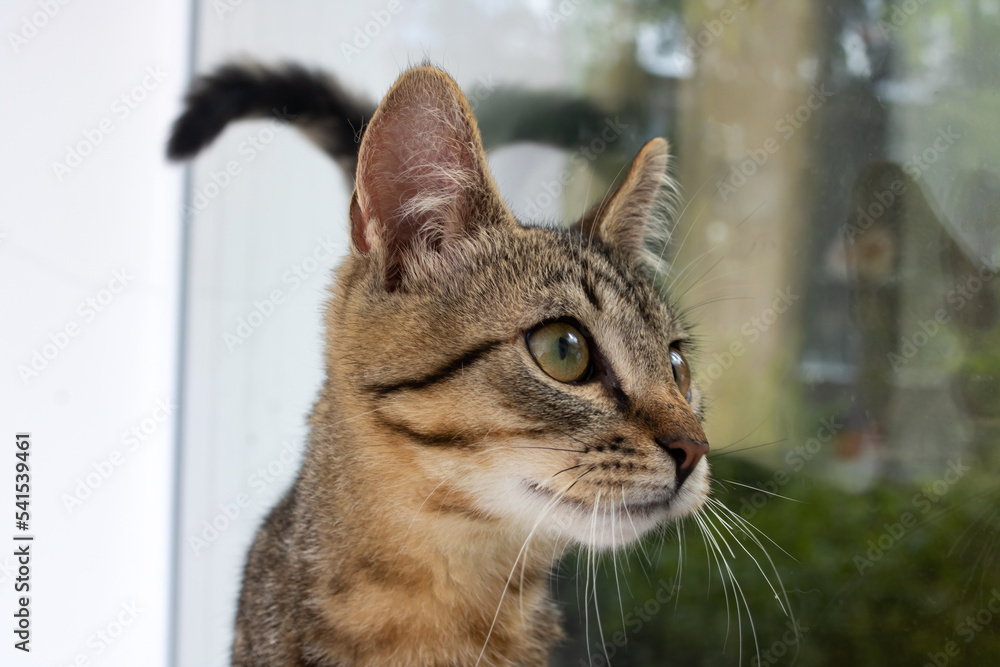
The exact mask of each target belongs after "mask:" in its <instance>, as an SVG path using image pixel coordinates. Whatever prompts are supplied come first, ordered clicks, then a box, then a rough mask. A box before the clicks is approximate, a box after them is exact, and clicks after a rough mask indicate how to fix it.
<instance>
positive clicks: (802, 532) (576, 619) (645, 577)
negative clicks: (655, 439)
mask: <svg viewBox="0 0 1000 667" xmlns="http://www.w3.org/2000/svg"><path fill="white" fill-rule="evenodd" d="M713 465H714V475H715V478H716V479H735V480H755V479H768V478H769V477H770V475H769V474H768V471H766V470H762V469H760V468H758V467H756V466H754V465H752V464H749V463H747V462H743V461H738V460H732V459H730V458H726V457H720V458H718V459H717V460H716V462H715V463H714V464H713ZM953 476H954V475H953ZM801 477H802V478H801V479H793V480H792V482H790V483H789V484H788V485H787V486H786V487H784V488H783V489H782V491H783V492H785V493H787V494H789V495H791V496H793V497H794V498H795V500H797V501H799V502H792V501H789V500H784V499H782V498H775V497H772V498H769V499H768V502H767V503H766V504H764V505H763V507H762V508H760V509H759V510H757V511H756V512H755V513H754V511H753V508H752V506H751V505H749V504H747V505H744V504H743V503H742V501H743V500H744V499H748V498H749V497H750V496H752V495H753V493H754V492H753V491H750V490H748V489H743V488H740V487H738V486H730V487H729V490H728V491H726V490H725V489H718V490H717V491H716V496H717V497H719V498H720V499H721V500H722V501H723V502H724V503H725V504H726V505H727V506H729V507H730V508H732V509H736V508H739V507H741V506H742V507H744V512H743V515H744V516H745V517H746V518H748V519H749V520H750V521H751V523H752V524H753V525H754V526H755V527H756V528H757V529H758V530H759V531H761V532H762V533H763V534H765V535H767V536H768V537H770V538H771V539H773V540H774V542H776V543H777V546H776V545H775V544H771V543H770V541H769V540H767V539H766V538H764V537H760V536H758V537H759V539H760V542H761V543H762V544H763V545H764V546H765V547H766V550H767V552H768V553H769V554H770V556H771V558H773V560H774V563H775V566H776V569H777V572H778V574H780V576H781V579H782V580H783V582H784V587H785V590H786V591H787V595H788V598H789V600H790V602H791V611H792V613H793V614H794V616H795V621H796V623H797V624H798V627H799V628H800V631H801V637H802V639H801V642H800V646H799V647H798V660H797V661H795V664H799V665H883V664H912V665H918V666H919V665H923V664H925V663H928V662H929V660H930V658H929V656H928V654H929V653H930V654H934V653H939V652H943V651H946V649H947V647H948V642H954V645H953V647H952V649H953V652H954V650H957V651H958V656H957V657H954V656H953V657H951V658H950V662H949V664H959V665H986V664H1000V663H998V660H1000V614H997V613H993V612H990V611H989V610H988V607H987V605H988V603H989V601H990V598H991V596H992V595H994V592H998V599H1000V557H998V543H1000V522H998V519H997V510H998V509H1000V508H998V502H997V501H998V499H1000V491H998V490H997V489H996V488H994V487H992V486H990V484H991V482H990V476H988V475H985V474H983V473H982V472H980V471H976V470H972V471H969V472H967V473H965V474H963V475H962V476H961V477H960V478H959V479H958V480H957V481H956V482H955V483H954V484H953V485H951V486H949V487H948V489H947V491H945V492H944V493H943V494H940V495H939V494H937V493H936V492H935V490H934V486H933V485H928V486H927V487H926V488H924V487H921V486H918V485H913V484H894V483H882V484H879V485H877V486H876V487H875V488H874V489H872V490H870V491H868V492H866V493H863V494H858V495H855V494H850V493H846V492H844V491H841V490H839V489H838V488H836V487H833V486H830V485H829V484H827V483H824V482H823V481H822V480H820V479H817V478H814V477H807V476H806V475H805V473H804V472H803V473H801ZM941 488H943V487H942V485H941V484H938V486H937V489H938V490H939V491H940V490H941ZM904 517H906V518H905V519H904ZM911 518H912V521H910V519H911ZM904 524H907V525H904ZM716 526H717V527H720V529H721V530H723V532H724V533H725V531H724V529H722V528H721V526H720V524H718V522H716ZM684 532H685V533H686V535H685V539H684V541H683V544H684V550H683V558H684V562H683V567H682V568H681V573H680V574H681V577H680V579H679V581H680V587H679V589H676V590H675V589H674V584H675V581H677V579H676V577H677V571H678V558H679V556H678V553H679V550H678V548H677V545H676V542H677V541H678V537H679V536H678V535H677V534H676V533H674V532H673V531H671V534H670V535H667V536H658V537H656V538H654V539H648V540H646V541H645V543H644V544H643V545H642V546H641V547H640V548H639V549H636V550H634V553H631V554H629V555H628V556H626V557H624V558H623V557H622V556H621V555H619V556H618V558H617V564H618V568H617V570H618V579H619V581H618V582H617V583H616V579H615V573H614V570H613V567H612V559H611V557H610V555H604V556H603V557H602V558H601V559H600V564H599V565H598V568H597V582H598V583H597V590H598V595H597V597H598V601H597V609H599V614H600V629H601V632H600V633H599V632H598V619H597V618H596V617H595V613H594V608H595V603H594V600H593V599H592V598H591V599H590V600H589V602H588V604H587V605H586V608H587V610H588V612H589V628H588V621H586V620H585V618H584V614H583V609H584V604H583V600H582V598H583V593H584V586H585V583H584V578H585V577H584V575H583V572H584V571H585V570H586V562H587V561H586V554H585V553H584V554H582V555H581V556H579V557H578V559H579V560H578V561H575V560H570V561H568V562H567V563H565V564H564V567H563V572H562V574H563V577H562V578H561V579H560V581H559V583H558V585H557V588H558V594H559V596H560V598H561V599H562V600H563V601H564V605H563V606H564V609H565V612H566V615H567V620H568V624H567V625H568V630H569V631H570V633H571V636H572V637H573V642H572V643H571V644H570V645H568V646H566V647H564V650H563V651H562V652H561V653H560V655H559V658H558V661H556V662H554V663H553V664H556V665H566V666H569V665H573V666H577V665H588V664H590V665H595V666H596V665H602V664H607V662H606V660H605V658H604V648H602V646H601V637H603V640H604V644H605V647H606V649H607V653H608V654H610V656H611V662H610V664H612V665H636V666H640V665H641V666H645V665H650V666H652V665H656V666H658V667H659V666H663V665H684V666H692V665H706V666H708V665H712V666H715V665H720V666H721V665H737V664H740V659H741V655H740V654H741V652H742V661H743V664H751V665H753V664H793V659H794V658H795V655H796V647H795V646H794V644H792V643H791V642H790V641H788V640H790V639H792V638H793V637H794V635H793V634H792V633H791V632H790V628H791V627H792V626H791V619H790V618H789V617H788V616H786V615H785V613H784V612H783V611H782V608H781V606H779V603H778V600H776V599H775V595H774V593H773V592H772V590H771V587H770V584H769V581H770V582H771V583H773V584H774V585H775V587H778V591H779V593H780V592H781V589H780V587H779V584H778V582H777V578H776V576H775V573H774V571H773V570H772V569H771V567H770V565H769V563H768V559H767V557H766V556H765V555H764V553H763V552H762V550H761V548H760V546H758V545H757V544H756V543H755V541H754V540H752V539H750V538H749V537H747V536H744V537H743V539H742V540H740V544H737V543H736V541H735V540H734V538H733V537H732V536H730V535H728V534H726V539H727V540H728V542H729V543H730V544H731V545H732V549H733V553H734V554H735V555H734V556H732V557H729V558H727V563H728V565H729V567H730V568H731V569H732V573H733V577H734V578H735V580H736V581H737V582H738V583H739V587H740V590H741V591H742V596H745V598H746V603H745V604H744V602H743V599H742V596H741V597H740V600H739V603H738V604H739V611H737V601H736V599H735V597H734V591H733V588H732V585H731V584H730V583H729V582H727V585H726V590H724V588H723V586H722V580H721V578H720V576H719V572H718V569H717V565H716V564H715V562H714V561H713V562H711V563H710V562H709V557H708V554H707V553H706V550H705V545H704V543H703V541H702V539H701V538H700V536H699V535H698V531H697V529H696V527H695V525H694V524H693V523H692V522H690V521H689V522H687V524H686V528H685V530H684ZM744 547H745V548H746V550H747V551H749V554H751V555H752V556H753V557H754V558H756V560H757V563H759V564H760V565H761V567H762V568H763V570H764V573H765V574H766V577H765V576H764V575H762V573H761V571H760V570H759V569H758V565H757V563H755V562H754V560H753V559H752V558H751V557H750V556H749V555H748V554H747V552H746V551H744V550H743V548H744ZM779 547H780V548H779ZM781 549H784V550H785V551H787V552H788V554H789V555H786V554H783V553H782V552H781ZM642 552H645V554H648V556H649V560H648V561H647V560H646V558H645V557H644V556H643V553H642ZM578 573H579V574H578ZM619 586H620V589H621V605H620V604H619V595H618V590H619ZM672 592H673V593H675V594H673V595H672V594H671V593H672ZM737 595H738V594H737ZM657 596H659V598H658V597H657ZM727 597H728V603H727ZM668 598H669V599H668ZM665 599H666V602H662V600H665ZM747 605H748V606H749V612H748V610H747V609H746V606H747ZM727 606H728V611H727ZM994 607H995V608H997V607H1000V603H994ZM983 609H986V610H987V611H986V613H985V614H980V621H981V620H982V618H985V617H986V615H989V616H990V621H989V622H988V623H986V624H985V626H982V629H981V630H980V631H976V630H974V627H975V626H972V625H968V624H967V623H966V622H965V619H966V617H968V616H972V617H973V618H975V616H976V614H977V613H978V612H980V611H981V610H983ZM751 616H752V619H753V628H754V630H753V631H751V627H750V618H751ZM975 623H976V626H978V622H975ZM740 624H742V628H740ZM727 628H728V634H727ZM588 630H589V636H590V659H589V661H588V652H587V646H586V644H585V639H586V637H585V635H586V634H587V632H588ZM754 634H756V639H757V642H758V643H759V650H760V661H759V663H758V662H757V661H756V660H757V658H756V655H757V652H756V649H755V646H754ZM625 639H627V647H626V646H624V640H625ZM616 643H617V644H621V645H622V646H620V647H619V646H617V645H616Z"/></svg>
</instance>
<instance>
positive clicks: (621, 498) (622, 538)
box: [521, 479, 683, 546]
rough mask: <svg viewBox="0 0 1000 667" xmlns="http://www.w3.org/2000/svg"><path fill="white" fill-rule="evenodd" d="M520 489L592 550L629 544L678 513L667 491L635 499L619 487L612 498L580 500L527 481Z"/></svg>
mask: <svg viewBox="0 0 1000 667" xmlns="http://www.w3.org/2000/svg"><path fill="white" fill-rule="evenodd" d="M521 486H522V487H523V488H524V490H525V491H527V492H528V493H529V494H530V495H532V496H534V497H535V498H537V499H539V500H541V501H543V502H544V503H545V507H546V510H545V511H547V512H548V513H549V515H550V516H551V517H552V523H554V524H555V525H557V526H558V527H559V528H561V529H562V530H563V531H565V532H568V533H570V534H571V535H572V536H573V537H574V538H576V539H577V540H579V541H581V542H585V543H589V544H592V545H594V546H614V545H616V544H617V545H621V544H623V543H627V542H631V541H633V540H636V539H638V538H640V537H641V536H642V535H643V534H644V533H646V532H647V531H649V530H651V529H652V528H654V527H655V526H656V525H657V524H659V523H660V522H661V521H663V520H665V519H667V518H669V517H670V516H674V515H677V514H678V513H679V512H678V511H677V510H678V508H677V507H676V505H677V503H678V494H677V492H676V491H675V490H674V489H672V488H671V487H662V488H659V489H655V490H654V489H650V490H647V491H646V492H645V493H644V494H643V496H642V497H639V498H626V496H625V493H624V490H623V489H622V488H621V487H619V489H618V492H617V493H616V494H614V495H612V494H610V493H600V492H599V493H598V494H595V496H594V498H593V499H583V498H579V497H569V496H567V495H566V494H565V493H561V492H557V491H553V490H552V489H548V488H546V487H544V486H542V485H541V484H538V483H537V482H533V481H531V480H528V479H524V480H522V482H521ZM681 513H683V512H681Z"/></svg>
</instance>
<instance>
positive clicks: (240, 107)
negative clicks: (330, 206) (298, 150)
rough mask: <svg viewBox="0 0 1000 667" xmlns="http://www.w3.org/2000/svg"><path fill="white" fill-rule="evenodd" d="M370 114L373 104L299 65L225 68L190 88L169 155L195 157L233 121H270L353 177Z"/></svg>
mask: <svg viewBox="0 0 1000 667" xmlns="http://www.w3.org/2000/svg"><path fill="white" fill-rule="evenodd" d="M374 112H375V107H374V105H372V104H369V103H366V102H362V101H360V100H358V99H355V98H354V97H353V96H352V95H350V94H348V93H347V92H346V91H345V90H344V89H343V87H341V86H340V84H338V83H337V81H336V80H334V79H333V78H332V77H330V76H328V75H326V74H324V73H322V72H318V71H313V70H309V69H306V68H305V67H302V66H301V65H294V64H286V65H282V66H278V67H266V66H263V65H257V64H229V65H223V66H222V67H220V68H219V69H217V70H216V71H215V72H213V73H212V74H208V75H205V76H201V77H199V78H198V79H196V80H195V82H194V83H193V84H192V86H191V89H190V90H189V91H188V94H187V97H186V98H185V109H184V113H183V114H182V115H181V116H180V118H178V119H177V120H176V121H175V122H174V127H173V130H172V132H171V135H170V142H169V144H168V145H167V157H169V158H170V159H172V160H186V159H189V158H192V157H194V156H195V155H197V154H198V153H199V152H200V151H201V150H202V149H204V148H205V147H206V146H208V145H209V144H210V143H212V141H214V140H215V138H216V137H217V136H219V134H221V133H222V130H223V129H225V127H226V125H228V124H229V123H231V122H233V121H236V120H241V119H248V118H274V119H276V120H278V121H281V122H286V123H290V124H291V125H292V126H293V127H296V128H298V129H299V130H300V131H301V132H303V133H304V134H305V135H306V136H307V137H308V138H309V139H311V140H312V141H313V142H314V143H316V144H317V145H318V146H319V147H320V148H322V149H323V150H324V151H325V152H326V153H327V154H328V155H330V156H331V157H332V158H334V159H335V160H336V161H337V162H339V163H340V164H341V166H342V167H343V168H344V169H345V170H347V171H348V172H349V173H350V174H351V175H352V176H353V174H354V168H355V166H356V165H357V156H358V146H359V145H360V143H361V137H362V135H363V133H364V128H365V126H366V125H367V123H368V121H369V119H371V117H372V114H373V113H374Z"/></svg>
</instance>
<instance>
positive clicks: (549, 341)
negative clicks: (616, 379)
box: [528, 321, 590, 382]
mask: <svg viewBox="0 0 1000 667" xmlns="http://www.w3.org/2000/svg"><path fill="white" fill-rule="evenodd" d="M528 351H529V352H531V356H533V357H534V358H535V361H536V362H537V363H538V366H539V367H540V368H541V369H542V370H543V371H545V372H546V373H547V374H548V375H550V376H551V377H553V378H555V379H556V380H559V381H560V382H580V381H583V380H586V379H587V377H588V376H589V375H590V350H589V348H588V347H587V340H586V339H585V338H584V337H583V334H582V333H580V330H579V329H577V328H576V327H575V326H573V325H572V324H570V323H568V322H561V321H558V322H549V323H548V324H542V325H541V326H538V327H536V328H534V329H532V330H531V331H530V332H528Z"/></svg>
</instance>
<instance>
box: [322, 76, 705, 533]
mask: <svg viewBox="0 0 1000 667" xmlns="http://www.w3.org/2000/svg"><path fill="white" fill-rule="evenodd" d="M667 160H668V155H667V144H666V142H665V141H664V140H662V139H654V140H652V141H650V142H649V143H648V144H646V146H645V147H644V148H643V149H642V151H641V152H640V153H639V155H638V157H636V159H635V161H634V163H633V164H632V167H631V170H630V171H629V173H628V176H627V177H626V179H625V180H624V182H623V183H622V185H621V186H620V187H619V188H618V189H617V190H616V191H615V192H613V193H612V194H610V195H609V196H608V197H607V198H606V199H605V200H604V201H603V202H601V203H600V204H599V205H598V206H596V207H594V209H593V210H592V211H591V212H590V213H588V214H587V215H586V216H585V217H584V218H583V219H582V220H580V221H579V222H578V223H576V224H575V225H573V226H572V227H570V228H542V227H526V226H523V225H521V224H519V223H518V221H517V220H516V219H515V218H514V216H513V214H512V213H511V212H510V210H509V209H508V207H507V206H506V205H505V203H504V202H503V200H502V199H501V197H500V195H499V193H498V191H497V188H496V186H495V184H494V182H493V179H492V177H491V175H490V172H489V169H488V166H487V162H486V156H485V154H484V152H483V148H482V144H481V141H480V137H479V131H478V129H477V127H476V122H475V119H474V117H473V115H472V112H471V110H470V108H469V105H468V103H467V101H466V99H465V97H464V96H463V95H462V93H461V91H460V90H459V88H458V87H457V85H456V84H455V83H454V81H452V80H451V79H450V78H449V77H448V76H447V75H446V74H444V73H443V72H441V71H440V70H437V69H434V68H431V67H417V68H414V69H411V70H409V71H407V72H405V73H404V74H403V75H402V76H401V77H400V79H399V80H398V81H397V82H396V84H395V85H394V86H393V87H392V89H391V90H390V91H389V92H388V94H387V95H386V97H385V99H384V100H383V101H382V104H381V105H380V106H379V108H378V111H377V112H376V113H375V115H374V117H373V118H372V121H371V124H370V126H369V128H368V129H367V132H366V134H365V137H364V140H363V142H362V145H361V150H360V156H359V166H358V172H357V181H356V183H357V187H356V191H355V193H354V197H353V198H352V202H351V210H350V217H351V243H352V253H351V257H350V258H349V260H348V261H347V262H346V264H345V266H344V267H343V268H342V269H341V271H340V275H339V281H338V283H337V288H336V289H337V290H338V291H337V298H335V299H334V301H333V305H332V306H331V308H330V310H329V311H328V314H327V322H328V327H329V334H328V335H329V336H330V340H329V343H330V344H329V346H328V353H327V354H328V364H329V367H330V368H329V371H330V373H331V375H332V376H336V377H337V378H338V380H339V382H337V383H336V384H337V385H338V387H340V389H339V390H338V391H344V392H346V396H345V398H346V399H347V402H348V404H349V405H351V406H352V409H353V410H355V411H356V412H357V416H358V418H359V419H360V418H362V417H363V419H364V421H365V423H367V424H369V425H370V431H369V432H370V433H371V437H372V440H373V441H374V440H376V439H377V440H380V442H379V443H378V445H377V446H376V445H374V444H373V445H372V455H373V456H382V455H391V456H393V457H394V460H395V461H398V465H400V466H410V467H412V468H414V469H415V472H419V473H421V476H422V477H423V478H427V479H430V480H431V481H432V482H434V483H439V484H440V487H439V492H438V493H437V494H435V497H436V498H437V500H434V501H432V502H434V503H435V504H436V505H437V506H438V508H439V509H443V510H445V511H448V510H451V511H454V512H456V513H457V514H459V515H466V516H475V517H479V518H480V519H486V520H494V521H497V522H500V523H503V522H513V523H514V524H517V525H519V526H522V527H524V528H527V529H532V530H537V531H539V532H545V533H548V534H550V535H556V536H559V537H564V538H570V539H572V540H575V541H578V542H582V543H587V544H591V545H595V546H608V545H613V544H617V545H621V544H624V543H627V542H630V541H632V540H634V539H636V538H637V537H638V536H639V535H641V534H642V533H644V532H646V531H648V530H649V529H651V528H652V527H654V526H655V525H657V524H658V523H660V522H661V521H663V520H664V519H667V518H671V517H682V516H685V515H687V514H690V513H692V512H694V511H697V510H698V509H699V508H700V507H701V506H702V504H703V503H704V502H705V499H706V497H707V494H708V484H709V472H708V462H707V460H706V459H705V457H704V456H703V455H704V454H705V453H706V452H707V450H708V443H707V440H706V437H705V434H704V432H703V431H702V428H701V425H700V421H701V408H700V405H701V400H700V395H699V393H698V391H697V389H696V388H695V387H694V385H693V384H692V383H691V372H690V369H689V368H688V366H687V362H686V361H685V354H686V352H687V350H688V345H689V344H688V334H687V332H686V330H685V327H684V325H683V323H682V322H681V321H680V320H679V318H678V315H677V313H676V312H675V310H674V309H673V308H672V307H671V306H670V305H669V304H668V302H667V300H665V299H664V298H661V296H660V294H658V293H657V290H656V289H655V288H654V286H653V271H652V270H651V268H650V264H649V262H648V258H647V256H646V253H647V252H648V248H649V240H650V236H651V235H658V236H660V237H662V236H664V235H665V234H668V233H669V224H670V221H669V220H668V219H667V218H668V216H669V207H668V206H665V202H666V201H667V200H668V199H669V197H670V196H671V194H672V189H671V187H670V182H669V180H668V179H667V177H666V168H667ZM346 417H347V418H348V419H351V418H353V417H354V416H353V415H346ZM362 446H364V445H362ZM387 448H388V449H387Z"/></svg>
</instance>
